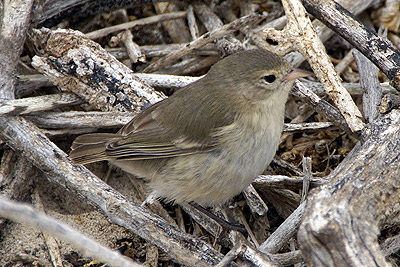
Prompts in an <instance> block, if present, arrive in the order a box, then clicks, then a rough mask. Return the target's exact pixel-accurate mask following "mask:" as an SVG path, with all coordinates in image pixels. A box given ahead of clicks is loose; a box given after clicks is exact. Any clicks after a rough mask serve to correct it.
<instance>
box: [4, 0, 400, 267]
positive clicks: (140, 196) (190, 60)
mask: <svg viewBox="0 0 400 267" xmlns="http://www.w3.org/2000/svg"><path fill="white" fill-rule="evenodd" d="M94 2H95V3H96V4H94ZM114 2H118V3H114ZM149 2H151V1H106V0H104V1H42V2H40V3H39V1H33V0H31V1H11V2H7V3H3V4H1V5H0V12H1V13H2V15H3V16H2V24H0V25H2V27H1V30H0V54H1V57H2V62H0V66H1V68H0V69H1V72H0V84H1V87H0V98H1V103H0V113H1V116H0V139H1V140H2V143H1V144H0V145H1V147H0V148H1V150H0V153H1V154H0V155H1V163H0V192H1V193H0V195H1V197H4V198H0V214H1V216H3V217H5V218H8V219H11V220H8V219H5V218H4V219H3V218H0V224H1V227H0V229H1V230H0V265H4V266H49V265H53V266H91V265H96V266H102V263H100V262H104V263H107V264H108V265H110V266H122V265H123V264H129V262H128V261H127V259H126V258H121V257H119V256H118V255H115V254H113V253H112V251H108V250H107V249H106V248H103V247H101V246H99V245H98V244H96V243H83V242H86V241H82V239H80V234H76V233H74V231H75V230H78V231H79V232H82V233H83V234H85V236H88V237H91V238H93V239H94V240H96V241H98V242H99V243H100V244H102V245H103V246H106V247H111V248H113V249H118V250H119V251H120V252H121V253H122V254H123V255H125V256H127V257H130V258H131V259H133V260H134V261H135V262H138V263H143V264H145V265H149V266H159V265H160V266H174V265H188V266H206V265H218V266H226V265H239V264H245V265H246V264H247V265H248V264H249V262H250V263H251V264H254V265H257V266H275V265H278V266H289V265H293V266H301V264H302V263H303V262H305V263H306V264H307V265H310V266H312V265H315V266H321V265H326V266H345V265H346V264H347V265H350V266H389V264H390V263H391V264H393V265H399V262H400V260H399V256H398V255H399V248H400V245H399V240H400V236H399V234H398V233H399V231H398V221H399V218H398V214H399V205H398V202H399V200H400V192H399V189H400V184H399V179H398V177H399V175H400V167H399V166H400V162H399V161H400V157H399V153H400V152H399V151H400V142H399V140H400V139H399V137H398V136H399V129H400V127H399V126H400V113H399V111H398V110H396V108H398V106H399V97H398V95H397V94H396V89H399V88H400V86H399V81H400V79H399V77H400V76H399V70H400V65H399V64H400V52H398V50H397V49H399V46H400V41H399V40H400V39H399V37H398V34H399V28H400V27H399V21H400V20H399V18H400V15H399V13H400V10H399V4H398V1H390V0H387V1H378V0H368V1H366V0H363V1H354V0H351V1H350V0H349V1H347V0H341V1H337V2H338V3H339V4H340V6H338V5H337V4H335V3H334V2H333V1H330V0H323V1H314V0H303V1H302V2H301V1H299V0H283V1H282V4H281V3H279V2H275V1H271V0H266V1H252V0H248V1H236V0H227V1H192V2H187V1H168V2H161V1H152V2H153V3H149ZM13 7H19V8H13ZM342 7H344V8H345V9H347V10H349V11H350V12H351V13H352V14H353V15H354V16H357V17H358V19H359V20H357V19H355V17H353V16H352V15H351V14H349V13H347V12H345V11H344V9H343V8H342ZM307 12H308V15H307ZM310 14H311V15H312V19H310V16H309V15H310ZM360 21H362V23H363V24H361V23H360ZM325 25H327V26H325ZM364 25H367V26H364ZM329 28H330V29H329ZM375 31H376V32H378V33H379V35H377V34H375ZM25 36H26V38H25ZM16 47H17V49H16ZM251 47H261V48H265V49H269V50H272V51H275V52H276V53H279V54H281V55H285V56H286V58H287V59H288V61H290V63H291V64H292V65H293V66H295V67H301V68H303V69H310V70H313V71H314V73H315V74H316V77H314V78H309V79H308V80H302V81H300V82H297V83H296V86H295V88H294V90H293V92H292V95H291V97H290V100H289V102H288V104H287V111H286V125H285V129H284V133H283V134H282V138H281V143H280V147H279V151H278V152H277V155H276V157H275V159H274V161H273V163H272V164H271V165H270V167H269V168H268V169H267V170H266V171H265V173H264V174H263V175H261V176H259V177H258V178H257V179H256V181H255V182H254V183H253V185H252V186H250V187H249V188H248V189H247V190H246V191H245V192H243V193H242V194H241V195H240V196H238V197H236V198H235V199H234V200H232V202H231V203H229V205H226V206H225V207H221V208H218V209H214V210H213V212H214V213H216V214H217V215H218V216H220V217H224V218H226V219H227V220H229V221H233V222H239V223H242V224H244V225H245V226H246V228H247V230H248V232H249V237H248V238H247V239H245V238H244V237H243V236H242V235H241V234H239V233H237V232H230V233H222V232H221V229H220V228H219V226H218V225H217V224H216V223H215V222H214V221H213V220H212V219H210V218H208V217H205V216H204V215H203V214H201V213H199V212H198V211H197V210H195V209H193V208H192V207H191V206H189V205H181V206H178V205H171V204H166V203H163V202H162V201H157V200H156V201H154V203H151V204H147V205H146V206H144V207H141V206H140V204H141V203H142V202H143V201H144V200H145V198H146V189H145V188H146V185H145V183H144V181H142V180H138V179H136V178H134V177H131V176H129V175H128V174H126V173H124V172H122V171H120V170H118V169H115V168H112V167H109V166H108V165H107V164H106V163H96V164H92V165H89V166H87V167H88V168H84V167H78V166H75V165H73V164H72V163H71V161H70V160H69V158H68V155H67V154H68V152H69V147H70V145H71V143H72V140H73V139H74V138H75V137H76V136H77V135H79V134H83V133H89V132H105V131H111V132H115V131H117V130H118V129H119V128H120V127H122V126H123V125H124V124H125V123H127V122H128V121H129V120H130V119H131V118H132V117H133V116H134V115H135V114H136V113H137V112H140V111H141V110H143V109H145V108H146V107H148V106H149V105H151V104H154V103H156V102H158V101H160V100H162V99H164V98H165V97H167V96H168V95H171V94H173V92H174V91H175V90H179V88H181V87H182V86H184V85H186V84H188V83H190V82H193V81H194V80H196V79H197V77H199V76H201V75H203V74H205V73H206V72H207V70H208V68H209V67H210V66H211V65H212V64H214V63H215V62H216V61H218V60H219V58H220V57H221V56H226V55H229V54H231V53H234V52H236V51H238V50H241V49H243V48H246V49H249V48H251ZM355 48H356V49H358V50H359V51H361V52H358V51H356V49H355ZM326 51H327V52H326ZM367 58H368V59H367ZM371 62H373V63H374V64H372V63H371ZM378 68H379V69H378ZM177 75H179V76H177ZM227 93H229V92H227ZM89 170H90V171H89ZM98 177H99V178H100V179H99V178H98ZM309 189H313V190H312V192H310V196H309V197H307V196H308V191H309ZM6 199H13V200H19V201H24V202H28V203H30V204H32V205H33V206H34V210H35V211H32V210H31V209H29V208H28V207H26V206H13V203H9V202H7V201H6ZM38 212H40V213H38ZM43 213H45V214H47V215H48V216H50V217H52V218H54V219H56V220H57V221H59V222H63V223H65V224H67V225H69V227H70V228H68V227H67V226H65V225H64V226H63V225H60V226H59V225H57V222H56V221H46V220H50V219H49V218H47V217H42V216H41V215H40V214H43ZM38 214H39V215H38ZM15 221H17V222H24V223H25V224H20V223H16V222H15ZM46 222H47V224H46ZM26 224H28V226H27V225H26ZM62 227H66V228H62ZM68 231H72V232H68ZM48 233H50V234H48ZM65 233H67V234H66V235H64V236H63V235H62V234H65ZM74 234H76V236H75V235H74ZM378 236H379V237H378ZM378 241H379V242H378ZM74 242H75V243H74ZM88 242H89V241H88ZM79 245H81V246H79ZM103 249H104V250H103ZM108 253H110V254H108ZM85 256H88V257H89V258H87V257H85ZM90 257H92V259H90ZM113 257H115V258H113ZM97 260H99V261H97ZM127 262H128V263H127ZM127 266H128V265H127Z"/></svg>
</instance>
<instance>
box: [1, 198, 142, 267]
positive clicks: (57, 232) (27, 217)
mask: <svg viewBox="0 0 400 267" xmlns="http://www.w3.org/2000/svg"><path fill="white" fill-rule="evenodd" d="M0 215H1V216H2V217H5V218H8V219H11V220H13V221H16V222H19V223H23V224H26V225H30V226H33V227H36V228H39V229H40V230H42V231H44V232H46V233H50V234H51V235H54V236H56V237H58V238H59V239H60V240H64V241H67V242H69V243H71V244H73V246H74V247H76V248H78V250H79V251H80V252H81V253H82V254H83V255H85V256H87V257H93V258H95V259H98V260H100V261H102V262H104V263H107V264H108V265H110V266H115V267H117V266H118V267H119V266H127V267H138V266H142V265H139V264H136V263H134V262H132V260H131V259H129V258H127V257H124V256H122V255H121V254H120V253H119V252H117V251H115V250H111V249H109V248H107V247H105V246H103V245H101V244H99V243H97V242H96V241H94V240H92V239H91V238H88V237H86V236H85V235H83V234H82V233H79V232H77V231H76V230H74V229H73V228H72V227H70V226H68V225H66V224H63V223H61V222H59V221H57V220H55V219H53V218H51V217H49V216H47V215H45V214H44V213H43V212H38V211H36V210H34V209H33V208H32V207H31V206H29V205H27V204H22V203H18V202H14V201H11V200H9V199H6V198H4V197H0Z"/></svg>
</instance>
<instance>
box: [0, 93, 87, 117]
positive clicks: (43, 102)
mask: <svg viewBox="0 0 400 267" xmlns="http://www.w3.org/2000/svg"><path fill="white" fill-rule="evenodd" d="M82 103H83V100H82V99H81V98H79V97H78V96H77V95H75V94H72V93H63V94H52V95H43V96H35V97H27V98H22V99H14V100H6V101H0V116H11V115H22V114H28V113H33V112H37V111H46V110H52V109H55V108H59V107H63V106H71V105H78V104H82Z"/></svg>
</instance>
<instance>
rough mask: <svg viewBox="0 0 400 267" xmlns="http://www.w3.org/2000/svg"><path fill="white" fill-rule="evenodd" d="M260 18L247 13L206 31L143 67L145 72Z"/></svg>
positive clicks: (168, 62)
mask: <svg viewBox="0 0 400 267" xmlns="http://www.w3.org/2000/svg"><path fill="white" fill-rule="evenodd" d="M261 19H262V17H261V16H259V15H255V14H253V15H248V16H245V17H242V18H239V19H237V20H235V21H232V22H231V23H228V24H225V25H224V26H222V27H221V28H219V29H217V30H214V31H211V32H207V33H205V34H203V35H202V36H200V37H199V38H198V39H196V40H194V41H192V42H190V43H189V44H187V45H186V46H185V47H183V48H181V49H179V50H177V51H175V52H172V53H170V54H169V55H168V56H165V57H162V58H160V59H159V60H157V61H156V62H155V63H152V64H150V65H149V66H147V67H146V68H145V70H144V71H145V72H152V71H155V70H156V69H158V68H160V67H162V66H165V65H167V64H170V63H171V62H173V61H175V60H177V59H178V58H180V57H182V56H184V55H187V54H188V53H189V52H191V51H192V50H194V49H196V48H198V47H201V46H203V45H206V44H208V43H210V42H212V41H214V40H216V39H218V38H221V37H223V36H225V35H228V34H230V33H232V32H234V31H236V30H238V29H240V28H241V27H244V26H247V25H253V24H256V23H258V22H259V21H260V20H261Z"/></svg>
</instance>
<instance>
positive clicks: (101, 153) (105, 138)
mask: <svg viewBox="0 0 400 267" xmlns="http://www.w3.org/2000/svg"><path fill="white" fill-rule="evenodd" d="M118 137H121V135H119V134H108V133H104V134H103V133H102V134H99V133H96V134H85V135H81V136H78V137H77V138H76V139H75V141H74V142H73V143H72V146H71V149H72V150H71V153H70V154H69V156H70V158H71V159H72V161H73V162H74V163H75V164H79V165H84V164H88V163H92V162H97V161H102V160H107V159H108V157H107V155H106V145H107V143H108V142H110V141H112V139H113V138H118Z"/></svg>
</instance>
